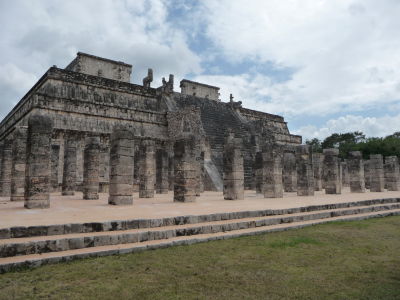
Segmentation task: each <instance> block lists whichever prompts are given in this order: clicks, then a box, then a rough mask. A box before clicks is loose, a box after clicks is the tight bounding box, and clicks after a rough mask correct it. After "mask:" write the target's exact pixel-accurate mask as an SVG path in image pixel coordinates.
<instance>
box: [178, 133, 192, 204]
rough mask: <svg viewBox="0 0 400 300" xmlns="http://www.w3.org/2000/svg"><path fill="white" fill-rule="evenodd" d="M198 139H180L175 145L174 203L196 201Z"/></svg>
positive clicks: (190, 137)
mask: <svg viewBox="0 0 400 300" xmlns="http://www.w3.org/2000/svg"><path fill="white" fill-rule="evenodd" d="M196 144H197V140H196V138H195V137H194V136H193V135H192V136H187V137H179V138H177V139H176V140H175V143H174V154H175V155H174V172H175V180H174V201H175V202H194V201H196V172H197V166H196Z"/></svg>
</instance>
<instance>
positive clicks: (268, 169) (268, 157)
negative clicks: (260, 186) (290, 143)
mask: <svg viewBox="0 0 400 300" xmlns="http://www.w3.org/2000/svg"><path fill="white" fill-rule="evenodd" d="M263 156H264V159H263V162H264V166H263V169H264V172H263V175H264V176H265V177H264V180H263V181H264V198H282V197H283V184H282V156H283V155H282V148H281V147H279V145H277V144H266V145H265V146H264V147H263Z"/></svg>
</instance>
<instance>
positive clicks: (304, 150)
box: [296, 145, 314, 196]
mask: <svg viewBox="0 0 400 300" xmlns="http://www.w3.org/2000/svg"><path fill="white" fill-rule="evenodd" d="M296 169H297V195H298V196H314V174H313V165H312V155H311V153H310V147H309V146H308V145H299V146H297V148H296Z"/></svg>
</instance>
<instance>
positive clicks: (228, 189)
mask: <svg viewBox="0 0 400 300" xmlns="http://www.w3.org/2000/svg"><path fill="white" fill-rule="evenodd" d="M223 160H224V164H223V170H224V175H223V180H224V199H225V200H242V199H244V168H243V154H242V140H241V139H240V138H235V137H234V135H233V132H232V131H228V132H227V135H226V137H225V147H224V156H223Z"/></svg>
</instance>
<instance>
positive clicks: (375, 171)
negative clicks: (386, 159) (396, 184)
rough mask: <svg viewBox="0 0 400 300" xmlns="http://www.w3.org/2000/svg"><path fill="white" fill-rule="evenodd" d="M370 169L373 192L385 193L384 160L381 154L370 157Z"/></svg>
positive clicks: (371, 189)
mask: <svg viewBox="0 0 400 300" xmlns="http://www.w3.org/2000/svg"><path fill="white" fill-rule="evenodd" d="M369 167H370V176H371V188H370V191H371V192H384V191H385V179H384V173H383V158H382V155H381V154H371V155H370V156H369Z"/></svg>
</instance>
